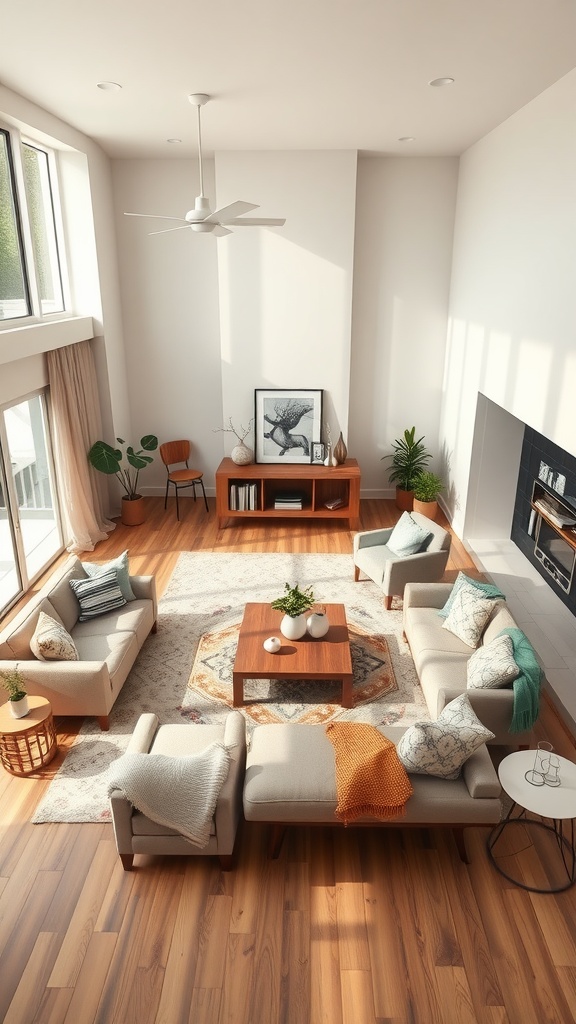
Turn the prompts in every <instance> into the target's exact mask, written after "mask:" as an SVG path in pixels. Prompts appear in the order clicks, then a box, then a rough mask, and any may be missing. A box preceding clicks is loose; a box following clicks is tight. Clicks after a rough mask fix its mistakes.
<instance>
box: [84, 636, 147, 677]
mask: <svg viewBox="0 0 576 1024" xmlns="http://www.w3.org/2000/svg"><path fill="white" fill-rule="evenodd" d="M76 647H77V649H78V656H79V660H80V661H94V662H98V663H101V662H106V667H107V669H108V672H109V674H110V676H111V677H113V676H115V675H116V674H117V673H118V672H120V674H121V675H122V676H123V677H124V679H125V678H126V676H127V675H128V672H129V671H130V669H131V668H132V665H133V664H134V661H135V660H136V656H137V654H138V650H139V647H138V643H137V642H136V637H135V636H134V633H110V635H108V636H105V635H104V634H101V635H100V636H87V637H79V638H78V639H76Z"/></svg>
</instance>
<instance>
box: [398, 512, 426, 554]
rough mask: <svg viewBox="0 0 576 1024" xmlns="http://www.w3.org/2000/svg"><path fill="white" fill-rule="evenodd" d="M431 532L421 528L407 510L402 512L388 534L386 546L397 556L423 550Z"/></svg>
mask: <svg viewBox="0 0 576 1024" xmlns="http://www.w3.org/2000/svg"><path fill="white" fill-rule="evenodd" d="M431 539H432V534H431V533H429V532H428V531H427V530H423V529H422V527H421V526H419V525H418V523H417V522H416V520H415V519H412V516H411V515H410V513H409V512H403V513H402V515H401V516H400V519H399V520H398V522H397V523H396V526H395V527H394V529H393V530H392V533H391V534H390V538H389V540H388V544H387V547H389V548H390V551H392V552H393V553H394V554H395V555H398V557H399V558H405V556H406V555H415V554H417V552H418V551H425V550H426V547H427V546H428V544H429V543H430V541H431Z"/></svg>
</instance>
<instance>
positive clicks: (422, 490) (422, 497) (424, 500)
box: [414, 469, 444, 519]
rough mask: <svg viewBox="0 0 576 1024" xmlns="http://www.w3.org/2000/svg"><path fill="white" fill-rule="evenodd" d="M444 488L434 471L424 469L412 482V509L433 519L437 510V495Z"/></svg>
mask: <svg viewBox="0 0 576 1024" xmlns="http://www.w3.org/2000/svg"><path fill="white" fill-rule="evenodd" d="M443 490H444V484H443V483H442V481H441V479H440V477H439V476H436V473H431V472H430V470H428V469H425V470H424V471H423V472H422V473H420V476H419V477H417V478H416V482H415V484H414V511H415V512H419V513H420V515H423V516H427V517H428V519H435V518H436V513H437V512H438V495H439V494H440V492H441V491H443Z"/></svg>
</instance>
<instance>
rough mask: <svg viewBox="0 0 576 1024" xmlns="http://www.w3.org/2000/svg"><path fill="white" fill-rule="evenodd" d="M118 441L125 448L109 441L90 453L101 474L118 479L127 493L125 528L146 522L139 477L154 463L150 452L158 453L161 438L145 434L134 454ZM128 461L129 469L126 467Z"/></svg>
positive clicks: (93, 446) (124, 499) (130, 448)
mask: <svg viewBox="0 0 576 1024" xmlns="http://www.w3.org/2000/svg"><path fill="white" fill-rule="evenodd" d="M116 441H117V443H118V444H119V445H121V448H113V447H112V445H110V444H107V443H106V441H96V443H95V444H93V445H92V447H91V449H90V451H89V452H88V461H89V463H90V465H91V466H93V467H94V469H97V470H98V472H99V473H105V474H106V475H107V476H115V477H116V479H117V480H119V482H120V484H121V486H122V488H123V489H124V490H125V491H126V494H124V495H123V497H122V522H123V523H124V525H125V526H140V524H141V523H143V522H144V498H143V497H142V495H141V494H138V477H139V475H140V470H141V469H145V468H146V466H149V465H150V463H151V462H153V461H154V459H153V458H152V456H151V455H146V454H145V453H146V452H154V451H156V449H157V447H158V438H157V437H156V436H155V435H154V434H145V435H144V437H142V438H140V450H139V451H137V452H136V451H134V449H133V447H132V446H131V445H127V444H126V442H125V441H123V440H122V438H121V437H117V438H116ZM124 458H125V459H126V462H127V463H128V466H127V467H125V466H123V465H122V462H123V459H124Z"/></svg>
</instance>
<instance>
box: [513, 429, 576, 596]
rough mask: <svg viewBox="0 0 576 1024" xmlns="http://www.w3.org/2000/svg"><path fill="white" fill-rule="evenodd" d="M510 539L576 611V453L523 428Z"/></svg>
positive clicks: (531, 430)
mask: <svg viewBox="0 0 576 1024" xmlns="http://www.w3.org/2000/svg"><path fill="white" fill-rule="evenodd" d="M511 538H512V540H513V541H514V542H515V544H517V545H518V547H519V548H520V550H521V551H522V553H523V554H524V555H525V556H526V558H528V559H529V561H530V562H531V563H532V565H534V566H535V567H536V569H537V570H538V572H539V573H540V575H541V576H542V577H543V579H545V580H546V582H547V583H548V585H549V586H550V587H551V589H552V590H553V591H554V593H555V594H557V595H558V597H559V598H560V599H561V600H562V601H563V602H564V604H565V605H566V606H567V607H568V608H569V609H570V611H571V612H572V613H573V614H574V615H576V572H575V569H576V458H574V456H573V455H570V454H569V453H568V452H566V451H564V449H562V448H559V447H558V445H555V444H554V443H553V442H552V441H550V440H548V438H546V437H544V436H543V435H542V434H539V433H538V432H537V431H535V430H533V429H532V428H531V427H526V430H525V432H524V442H523V446H522V455H521V460H520V470H519V474H518V487H517V491H516V502H515V506H514V516H513V521H512V530H511Z"/></svg>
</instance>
